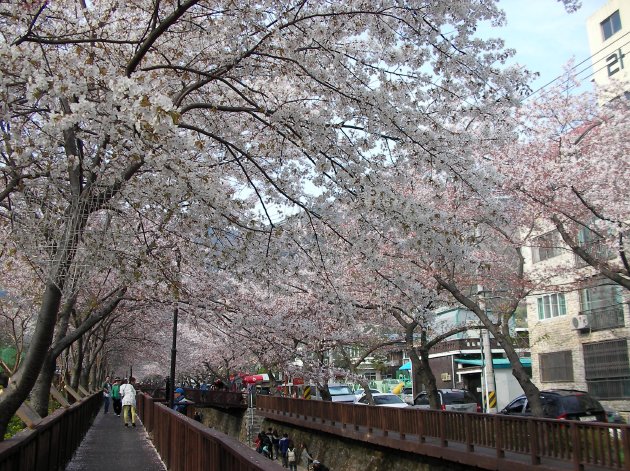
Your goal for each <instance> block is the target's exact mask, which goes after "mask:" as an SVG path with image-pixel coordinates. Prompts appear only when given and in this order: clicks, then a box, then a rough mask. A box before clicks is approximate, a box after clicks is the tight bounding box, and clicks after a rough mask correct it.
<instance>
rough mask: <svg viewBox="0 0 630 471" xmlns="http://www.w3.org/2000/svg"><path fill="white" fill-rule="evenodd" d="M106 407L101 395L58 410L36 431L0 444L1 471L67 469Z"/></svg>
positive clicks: (30, 430)
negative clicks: (100, 412)
mask: <svg viewBox="0 0 630 471" xmlns="http://www.w3.org/2000/svg"><path fill="white" fill-rule="evenodd" d="M102 404H103V394H102V392H100V391H99V392H98V393H95V394H92V395H91V396H88V397H86V398H85V399H82V400H81V401H78V402H75V403H74V404H72V405H70V406H69V407H67V408H63V409H58V410H56V411H55V412H53V413H52V414H51V415H49V416H48V417H45V418H44V419H43V420H42V421H41V422H39V423H38V424H37V425H36V426H35V427H34V428H32V429H26V430H23V431H21V432H19V433H18V434H16V435H15V436H14V437H12V438H10V439H8V440H5V441H3V442H0V471H56V470H58V469H64V468H65V466H66V464H67V463H68V462H69V461H70V459H71V458H72V455H73V454H74V452H75V451H76V449H77V448H78V447H79V445H80V444H81V440H82V439H83V437H84V436H85V434H86V433H87V431H88V429H89V428H90V426H91V425H92V422H93V421H94V417H96V414H98V411H99V409H100V407H101V405H102Z"/></svg>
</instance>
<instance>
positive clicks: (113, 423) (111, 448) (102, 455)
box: [66, 409, 166, 471]
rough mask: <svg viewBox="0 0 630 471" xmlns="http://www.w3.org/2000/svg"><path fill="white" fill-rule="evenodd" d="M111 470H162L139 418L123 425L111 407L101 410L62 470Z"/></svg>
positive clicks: (163, 469) (160, 462)
mask: <svg viewBox="0 0 630 471" xmlns="http://www.w3.org/2000/svg"><path fill="white" fill-rule="evenodd" d="M114 469H115V470H120V471H123V470H133V471H166V467H165V466H164V463H162V460H160V457H159V456H158V454H157V451H155V448H153V444H152V443H151V441H150V440H149V437H148V435H147V433H146V431H145V430H144V427H143V426H142V423H141V422H140V421H139V420H138V421H137V426H136V427H125V426H124V425H123V421H122V417H117V416H116V414H113V413H112V411H111V409H110V412H109V413H108V414H103V411H102V409H101V411H100V412H99V413H98V415H97V416H96V419H95V420H94V425H93V426H92V428H90V430H89V431H88V433H87V435H86V436H85V438H84V439H83V442H81V445H80V446H79V449H78V450H77V452H76V454H75V455H74V457H73V458H72V461H70V463H68V466H67V467H66V471H112V470H114Z"/></svg>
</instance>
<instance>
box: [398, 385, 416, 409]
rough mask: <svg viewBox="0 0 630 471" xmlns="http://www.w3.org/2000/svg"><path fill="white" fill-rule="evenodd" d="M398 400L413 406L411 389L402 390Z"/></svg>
mask: <svg viewBox="0 0 630 471" xmlns="http://www.w3.org/2000/svg"><path fill="white" fill-rule="evenodd" d="M400 398H401V399H402V400H403V401H405V402H406V403H407V404H409V405H410V406H411V405H413V388H409V387H407V388H403V390H402V392H401V393H400Z"/></svg>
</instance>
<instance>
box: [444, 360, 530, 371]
mask: <svg viewBox="0 0 630 471" xmlns="http://www.w3.org/2000/svg"><path fill="white" fill-rule="evenodd" d="M520 360H521V365H523V366H524V367H525V368H531V367H532V359H531V358H521V359H520ZM455 361H456V362H457V363H459V364H461V365H469V366H483V360H464V359H459V358H456V359H455ZM492 366H493V367H494V368H495V369H501V368H511V367H512V365H510V360H508V359H507V358H495V359H493V360H492Z"/></svg>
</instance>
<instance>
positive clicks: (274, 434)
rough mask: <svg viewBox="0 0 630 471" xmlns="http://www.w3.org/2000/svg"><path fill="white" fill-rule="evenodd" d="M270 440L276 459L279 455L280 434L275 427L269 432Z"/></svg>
mask: <svg viewBox="0 0 630 471" xmlns="http://www.w3.org/2000/svg"><path fill="white" fill-rule="evenodd" d="M271 442H272V443H273V456H274V459H276V460H277V459H278V458H279V457H280V449H279V448H280V435H278V431H277V430H276V429H275V428H274V429H273V432H272V434H271Z"/></svg>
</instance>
